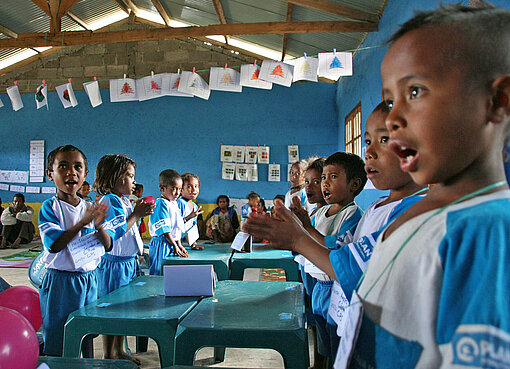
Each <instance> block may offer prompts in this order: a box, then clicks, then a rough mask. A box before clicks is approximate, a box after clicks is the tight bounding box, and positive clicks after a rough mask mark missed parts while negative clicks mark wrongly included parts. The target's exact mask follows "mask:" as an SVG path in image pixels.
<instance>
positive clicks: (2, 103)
mask: <svg viewBox="0 0 510 369" xmlns="http://www.w3.org/2000/svg"><path fill="white" fill-rule="evenodd" d="M3 106H4V102H3V101H2V99H0V108H1V107H3Z"/></svg>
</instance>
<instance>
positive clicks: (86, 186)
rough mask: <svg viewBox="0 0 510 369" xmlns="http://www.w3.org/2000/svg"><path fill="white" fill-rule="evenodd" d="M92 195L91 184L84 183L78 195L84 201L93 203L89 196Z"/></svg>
mask: <svg viewBox="0 0 510 369" xmlns="http://www.w3.org/2000/svg"><path fill="white" fill-rule="evenodd" d="M89 193H90V184H89V183H88V182H87V181H83V184H82V185H81V187H80V189H79V190H78V192H77V193H76V194H77V195H78V196H79V197H81V198H82V199H83V200H86V201H90V202H92V197H90V196H89Z"/></svg>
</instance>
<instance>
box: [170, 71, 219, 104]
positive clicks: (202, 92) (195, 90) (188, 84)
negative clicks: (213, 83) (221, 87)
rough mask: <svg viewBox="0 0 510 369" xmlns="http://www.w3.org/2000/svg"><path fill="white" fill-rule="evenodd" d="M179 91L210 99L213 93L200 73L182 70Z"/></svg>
mask: <svg viewBox="0 0 510 369" xmlns="http://www.w3.org/2000/svg"><path fill="white" fill-rule="evenodd" d="M177 91H179V92H185V93H188V94H193V95H194V96H196V97H200V98H201V99H204V100H209V96H210V95H211V89H210V88H209V85H208V84H207V82H206V81H204V79H203V78H202V77H200V75H199V74H197V73H193V72H182V75H181V81H180V82H179V87H178V88H177Z"/></svg>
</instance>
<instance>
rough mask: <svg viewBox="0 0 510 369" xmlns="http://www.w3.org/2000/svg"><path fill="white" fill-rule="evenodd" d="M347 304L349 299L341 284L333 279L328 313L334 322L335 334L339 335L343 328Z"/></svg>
mask: <svg viewBox="0 0 510 369" xmlns="http://www.w3.org/2000/svg"><path fill="white" fill-rule="evenodd" d="M348 306H349V300H347V296H345V293H344V290H343V289H342V286H340V283H338V282H337V281H334V282H333V287H332V288H331V300H330V302H329V308H328V314H329V315H330V316H331V318H332V319H333V320H334V322H335V323H336V325H337V334H338V335H339V336H340V334H341V333H342V332H343V330H344V323H345V319H344V318H345V312H346V310H347V307H348Z"/></svg>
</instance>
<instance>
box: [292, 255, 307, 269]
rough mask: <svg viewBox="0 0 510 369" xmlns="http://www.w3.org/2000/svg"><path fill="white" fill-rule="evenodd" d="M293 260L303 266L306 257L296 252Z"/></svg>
mask: <svg viewBox="0 0 510 369" xmlns="http://www.w3.org/2000/svg"><path fill="white" fill-rule="evenodd" d="M294 261H295V262H296V263H298V264H299V265H303V266H304V265H305V262H306V258H305V257H304V256H303V255H301V254H298V255H296V256H294Z"/></svg>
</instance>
